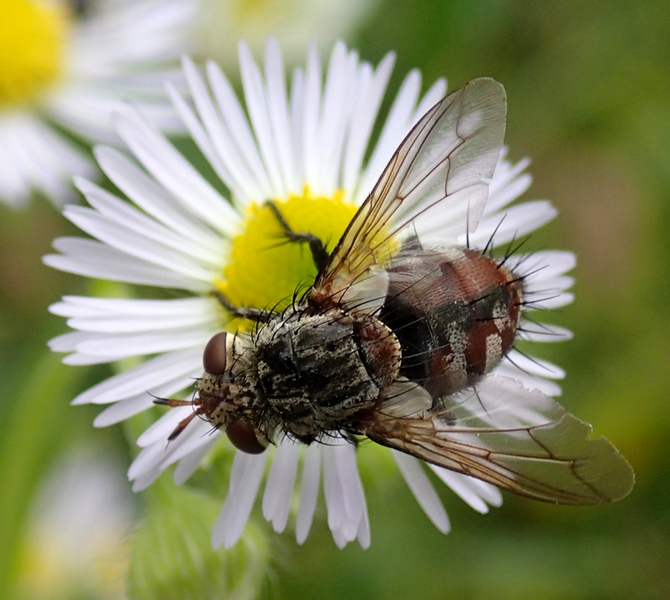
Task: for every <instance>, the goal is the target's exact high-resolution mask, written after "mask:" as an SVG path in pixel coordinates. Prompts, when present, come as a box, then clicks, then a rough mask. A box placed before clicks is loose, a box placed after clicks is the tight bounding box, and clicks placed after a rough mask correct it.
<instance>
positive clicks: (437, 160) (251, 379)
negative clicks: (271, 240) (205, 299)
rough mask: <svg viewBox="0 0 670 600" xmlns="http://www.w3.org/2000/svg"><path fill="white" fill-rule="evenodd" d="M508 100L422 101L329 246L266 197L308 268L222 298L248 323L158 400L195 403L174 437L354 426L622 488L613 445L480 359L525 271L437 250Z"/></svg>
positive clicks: (514, 301)
mask: <svg viewBox="0 0 670 600" xmlns="http://www.w3.org/2000/svg"><path fill="white" fill-rule="evenodd" d="M505 114H506V100H505V92H504V89H503V87H502V86H501V85H500V84H499V83H497V82H495V81H493V80H491V79H477V80H475V81H472V82H470V83H468V84H467V85H465V86H464V87H462V88H461V89H459V90H457V91H455V92H453V93H452V94H450V95H448V96H447V97H445V98H444V99H443V100H442V101H440V102H439V103H437V104H436V105H435V106H433V107H432V108H431V109H430V110H429V111H428V112H427V113H426V114H425V115H424V116H423V117H422V118H421V119H420V120H419V121H418V123H417V124H416V125H415V126H414V128H413V129H412V131H411V132H410V133H409V134H408V135H407V137H406V138H405V139H404V141H403V142H402V143H401V145H400V147H399V148H398V149H397V151H396V152H395V154H394V155H393V157H392V158H391V160H390V162H389V164H388V166H387V167H386V169H385V170H384V172H383V173H382V175H381V177H380V179H379V181H378V182H377V184H376V185H375V187H374V189H373V190H372V192H371V194H370V195H369V197H368V198H367V200H366V201H365V203H364V204H363V205H362V206H361V207H360V209H359V210H358V212H357V213H356V215H355V216H354V218H353V219H352V221H351V222H350V223H349V225H348V227H347V229H346V231H345V232H344V234H343V235H342V237H341V239H340V240H339V242H338V244H337V246H336V247H335V249H334V250H333V252H332V253H330V254H328V253H327V252H326V251H325V249H324V246H323V244H322V243H321V241H320V240H318V239H317V238H315V236H313V235H311V234H309V233H304V232H295V231H292V230H291V229H290V227H289V226H288V225H287V223H286V222H285V221H284V219H283V217H282V215H281V213H280V211H279V209H278V208H277V207H276V206H275V205H274V204H272V203H269V206H270V208H271V209H272V210H273V212H274V213H275V216H276V218H277V220H278V222H279V224H280V225H281V227H282V228H283V230H284V232H285V234H286V237H287V239H288V240H290V241H292V242H295V243H306V244H308V245H309V248H310V250H311V252H312V255H313V257H314V261H315V263H316V265H317V267H318V276H317V277H316V280H315V281H314V284H313V286H312V287H311V288H310V289H309V290H308V292H307V293H306V294H305V295H304V296H303V297H302V298H301V299H299V300H297V301H295V302H294V303H293V305H292V306H291V307H289V308H288V309H286V310H284V311H283V312H281V313H277V312H272V311H270V312H268V311H262V310H258V309H256V308H245V307H236V306H232V305H231V303H230V302H229V301H228V300H227V299H226V298H225V297H223V296H221V295H219V299H220V301H221V303H222V304H223V305H224V307H225V308H226V309H228V310H229V311H230V312H231V313H232V314H233V315H235V316H239V317H245V318H248V319H251V320H254V321H256V322H257V324H258V326H257V329H256V330H255V331H254V333H252V334H237V335H232V334H226V333H219V334H217V335H215V336H214V337H213V338H212V339H211V340H210V342H209V343H208V344H207V347H206V348H205V352H204V361H203V362H204V369H205V373H204V375H203V377H202V379H201V380H200V381H199V384H198V390H197V393H196V395H195V397H194V399H193V400H192V401H181V400H167V399H160V400H157V401H156V402H157V403H159V404H165V405H168V406H180V405H192V406H193V408H194V412H193V414H192V415H190V416H189V417H188V418H187V419H185V420H184V421H182V422H181V423H180V424H179V426H178V427H177V429H176V430H175V431H174V432H173V433H172V435H171V436H170V439H174V438H175V437H176V436H177V435H179V434H180V433H181V431H182V430H183V429H184V428H185V427H186V426H187V425H188V423H189V422H190V420H191V419H192V418H193V417H195V416H196V415H197V416H200V417H202V418H205V419H207V420H208V421H209V422H210V423H211V424H212V426H213V427H214V428H217V429H223V430H225V431H226V433H227V435H228V437H229V438H230V440H231V442H232V443H233V444H234V445H235V446H236V447H237V448H238V449H240V450H242V451H244V452H249V453H260V452H263V451H264V450H265V449H266V448H267V446H268V445H269V444H272V443H276V442H277V441H279V439H281V437H282V436H289V437H291V438H293V439H295V440H298V441H300V442H304V443H306V444H311V443H318V442H322V441H324V442H325V441H327V439H328V438H329V437H332V436H343V437H345V438H347V439H350V440H355V439H357V438H361V437H367V438H369V439H370V440H372V441H374V442H377V443H379V444H383V445H385V446H389V447H391V448H394V449H397V450H400V451H402V452H406V453H408V454H411V455H414V456H416V457H418V458H421V459H423V460H425V461H428V462H431V463H433V464H436V465H439V466H442V467H446V468H448V469H452V470H454V471H457V472H460V473H464V474H467V475H471V476H474V477H478V478H480V479H483V480H485V481H488V482H490V483H493V484H495V485H498V486H500V487H502V488H505V489H508V490H510V491H512V492H516V493H518V494H521V495H524V496H528V497H531V498H535V499H538V500H544V501H549V502H557V503H561V504H596V503H600V502H609V501H613V500H617V499H619V498H622V497H623V496H625V495H626V494H628V492H629V491H630V489H631V488H632V485H633V473H632V470H631V468H630V466H629V465H628V463H627V462H626V461H625V459H624V458H623V457H622V456H621V455H620V454H619V453H618V452H617V450H616V449H615V448H614V447H613V446H612V445H611V444H610V443H609V442H607V441H606V440H605V439H604V438H599V439H596V440H591V439H589V434H590V431H591V428H590V426H589V425H587V424H586V423H583V422H582V421H580V420H578V419H577V418H575V417H574V416H572V415H570V414H568V413H566V412H565V411H564V410H563V409H562V408H561V407H560V406H559V405H558V404H557V403H556V402H555V401H554V400H552V399H551V398H549V397H548V396H546V395H545V394H543V393H541V392H540V391H538V390H530V389H526V388H525V387H523V386H522V384H521V383H520V382H518V381H516V380H514V379H509V378H506V377H502V376H499V375H496V374H493V373H491V371H492V370H493V369H494V368H495V367H496V366H498V365H499V364H500V362H501V360H502V358H503V357H504V356H505V355H506V353H508V352H509V350H510V349H511V348H512V345H513V343H514V341H515V339H516V337H517V331H518V328H519V323H520V317H521V313H522V309H523V305H524V282H523V278H522V277H519V276H518V275H516V274H515V272H514V268H508V267H507V266H506V265H505V261H504V260H501V261H497V260H495V259H494V258H492V257H490V256H488V255H487V253H486V252H479V251H476V250H473V249H470V248H462V247H444V244H442V245H441V244H440V236H441V232H440V230H439V229H436V228H435V227H434V226H432V224H433V223H434V222H440V219H436V218H435V215H439V214H440V211H445V210H446V211H449V213H450V214H453V215H454V218H455V220H456V221H457V222H460V223H464V224H465V229H467V231H468V232H472V231H474V228H475V227H476V225H477V223H478V221H479V219H480V217H481V215H482V211H483V209H484V205H485V203H486V199H487V195H488V182H489V181H490V178H491V177H492V175H493V171H494V169H495V166H496V163H497V161H498V158H499V156H500V151H501V148H502V143H503V136H504V130H505ZM463 233H466V232H465V231H464V232H463ZM442 239H444V238H442ZM389 240H391V241H393V243H389ZM394 248H395V249H394ZM483 396H485V397H486V401H483V400H482V397H483Z"/></svg>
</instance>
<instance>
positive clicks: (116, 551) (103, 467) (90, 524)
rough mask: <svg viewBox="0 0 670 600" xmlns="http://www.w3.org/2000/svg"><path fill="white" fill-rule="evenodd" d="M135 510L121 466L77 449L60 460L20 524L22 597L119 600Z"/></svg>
mask: <svg viewBox="0 0 670 600" xmlns="http://www.w3.org/2000/svg"><path fill="white" fill-rule="evenodd" d="M134 504H135V503H134V499H133V497H132V494H129V493H128V490H127V487H126V484H125V482H124V478H123V470H122V467H121V465H120V464H117V463H116V462H114V461H113V460H111V459H110V458H109V457H108V456H106V455H104V454H102V453H101V452H100V451H96V450H91V449H90V448H78V449H76V450H73V451H71V452H70V453H69V454H68V455H66V456H65V457H63V458H62V459H60V460H59V461H58V462H57V463H56V465H55V467H54V468H53V469H52V471H51V473H50V474H49V476H48V477H47V479H46V480H45V481H44V483H43V485H42V487H41V489H40V490H39V491H38V494H37V496H36V497H35V501H34V506H33V507H32V509H31V513H30V515H29V517H28V519H27V523H28V525H29V529H28V532H27V534H26V536H25V539H24V542H23V543H24V551H23V554H22V561H21V571H20V576H19V585H20V590H21V592H22V594H23V597H25V598H31V599H34V600H39V599H42V598H44V599H45V600H46V599H48V600H55V599H57V598H71V597H74V596H75V595H76V594H81V593H85V594H87V595H89V594H90V595H91V596H95V597H96V598H109V599H112V598H122V597H124V594H123V590H124V586H125V571H126V569H127V565H128V558H129V548H128V547H127V544H126V542H127V536H128V535H129V533H130V530H131V528H132V526H133V517H134V512H135V505H134Z"/></svg>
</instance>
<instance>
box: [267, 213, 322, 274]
mask: <svg viewBox="0 0 670 600" xmlns="http://www.w3.org/2000/svg"><path fill="white" fill-rule="evenodd" d="M265 206H267V207H268V208H269V209H270V210H271V211H272V214H274V216H275V218H276V219H277V222H278V223H279V226H280V227H281V228H282V229H283V230H284V235H285V236H286V238H287V239H288V240H289V241H291V242H298V243H305V242H306V243H307V244H309V250H310V252H311V253H312V259H313V260H314V264H315V265H316V268H317V270H318V272H319V273H321V272H322V271H323V269H324V268H325V267H326V265H327V264H328V258H329V256H330V255H329V254H328V252H327V250H326V248H325V246H324V245H323V242H322V241H321V240H320V239H319V238H318V237H316V236H315V235H314V234H313V233H307V232H305V233H299V232H297V231H293V229H291V226H290V225H289V224H288V223H287V222H286V219H284V215H282V214H281V212H280V210H279V208H277V205H276V204H275V203H274V202H273V201H272V200H268V201H267V202H266V203H265Z"/></svg>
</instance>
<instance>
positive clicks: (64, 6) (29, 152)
mask: <svg viewBox="0 0 670 600" xmlns="http://www.w3.org/2000/svg"><path fill="white" fill-rule="evenodd" d="M75 4H79V5H82V6H85V7H86V10H85V11H83V12H82V14H79V15H77V14H76V13H75V12H74V10H73V8H72V7H73V6H74V5H75ZM194 17H195V11H194V5H193V2H192V1H191V0H117V1H115V2H103V1H102V0H100V1H98V2H85V3H75V2H70V1H67V0H5V2H3V4H2V15H1V16H0V200H3V201H4V202H6V203H8V204H10V205H12V206H15V207H18V206H21V205H23V204H25V202H26V201H27V200H28V199H29V198H30V195H31V193H32V192H33V191H38V192H40V193H42V194H44V195H45V196H47V197H49V198H51V199H52V200H53V201H55V202H57V203H63V202H65V201H67V200H71V199H73V198H74V191H73V190H72V187H71V179H72V175H73V174H76V175H84V176H86V177H94V176H95V174H96V173H97V169H96V167H95V165H94V163H93V162H92V161H91V159H90V158H89V156H88V155H87V153H85V152H83V151H82V150H81V149H80V148H79V147H78V146H77V145H76V144H75V143H73V142H72V141H71V140H70V139H68V136H67V135H64V134H63V132H61V130H60V129H61V128H62V129H65V130H67V131H69V132H71V133H73V134H75V135H76V136H80V137H82V138H84V139H86V140H89V141H93V140H107V141H112V140H114V139H116V138H114V137H113V135H114V134H113V129H112V127H111V123H110V120H109V113H110V111H111V109H112V107H113V106H115V105H116V104H117V103H118V101H119V100H121V99H132V100H133V101H134V102H135V103H136V105H137V106H138V108H139V109H140V110H141V111H142V113H143V114H144V115H145V116H146V117H148V118H149V119H151V120H152V121H153V122H155V123H157V124H158V125H160V126H161V127H162V128H163V130H164V131H168V132H169V131H172V130H174V129H175V128H179V122H178V120H177V119H176V118H175V116H174V112H173V111H172V110H171V107H170V106H169V103H168V102H167V100H166V99H165V95H164V90H163V79H164V78H165V77H166V76H168V77H169V76H170V74H169V73H168V72H162V73H161V72H160V71H157V70H156V69H160V68H163V67H164V66H165V65H166V63H167V62H168V61H174V60H175V59H176V58H178V57H179V56H180V55H181V54H182V53H183V52H185V51H186V50H188V49H189V46H188V40H189V39H190V37H192V36H191V35H190V33H191V32H192V30H191V27H192V25H193V20H194Z"/></svg>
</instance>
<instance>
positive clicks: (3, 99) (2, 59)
mask: <svg viewBox="0 0 670 600" xmlns="http://www.w3.org/2000/svg"><path fill="white" fill-rule="evenodd" d="M68 24H69V14H68V11H67V9H66V8H65V6H63V5H60V4H57V3H55V2H48V1H46V0H42V1H40V0H32V1H31V0H3V2H2V8H1V12H0V108H5V107H7V106H11V105H20V104H28V103H31V102H34V101H35V100H36V99H37V98H38V97H39V96H40V95H41V94H42V93H43V92H44V91H45V89H47V88H48V87H49V86H50V84H52V83H53V82H54V81H55V80H56V79H57V78H58V76H59V75H60V74H61V73H62V70H63V54H64V41H65V36H66V34H67V28H68V27H67V26H68Z"/></svg>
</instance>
